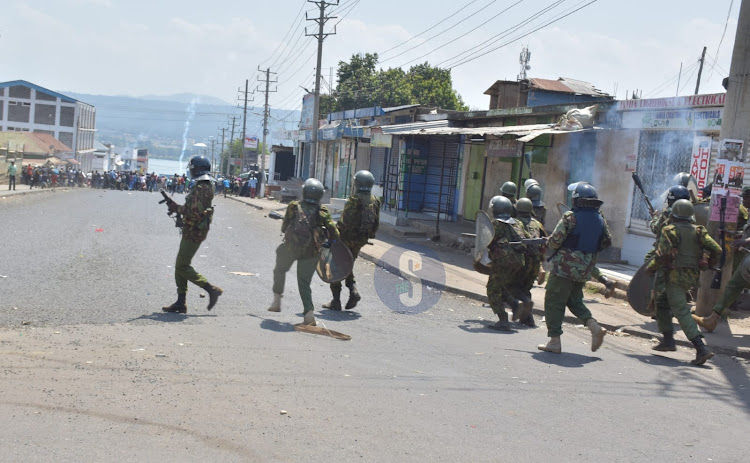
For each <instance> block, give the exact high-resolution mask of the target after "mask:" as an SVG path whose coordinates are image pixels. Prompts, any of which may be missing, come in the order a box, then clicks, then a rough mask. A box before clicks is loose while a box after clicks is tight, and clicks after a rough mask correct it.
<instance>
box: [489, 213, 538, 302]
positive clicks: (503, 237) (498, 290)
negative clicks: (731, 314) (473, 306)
mask: <svg viewBox="0 0 750 463" xmlns="http://www.w3.org/2000/svg"><path fill="white" fill-rule="evenodd" d="M492 223H493V225H494V226H495V237H494V238H493V240H492V243H490V245H489V256H490V259H491V261H492V264H491V266H490V277H489V279H488V280H487V298H488V299H489V300H490V307H492V311H493V312H494V313H495V314H501V313H504V312H505V309H504V308H503V302H504V298H506V297H507V296H508V295H509V294H508V293H509V292H510V291H511V286H512V284H513V282H514V281H517V280H518V275H519V274H521V273H522V272H523V271H524V268H525V266H526V257H525V254H526V252H527V250H526V246H525V245H509V244H508V243H509V242H511V241H521V240H522V239H526V238H528V237H529V234H528V232H527V231H526V229H525V228H524V227H523V224H521V222H519V221H517V220H514V223H505V222H502V221H500V220H493V222H492Z"/></svg>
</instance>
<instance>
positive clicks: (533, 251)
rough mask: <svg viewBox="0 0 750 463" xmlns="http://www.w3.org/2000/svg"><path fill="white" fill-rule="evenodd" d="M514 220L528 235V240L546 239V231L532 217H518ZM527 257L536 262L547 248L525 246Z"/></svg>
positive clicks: (541, 257) (542, 256)
mask: <svg viewBox="0 0 750 463" xmlns="http://www.w3.org/2000/svg"><path fill="white" fill-rule="evenodd" d="M516 220H518V221H519V222H521V223H522V224H523V227H524V228H525V229H526V232H528V234H529V238H546V237H547V231H546V230H545V229H544V225H542V223H541V222H539V221H538V220H536V219H535V218H533V217H518V218H517V219H516ZM527 248H528V252H527V256H529V257H532V258H533V259H536V260H542V259H543V258H544V254H545V253H546V252H547V246H546V245H545V246H527Z"/></svg>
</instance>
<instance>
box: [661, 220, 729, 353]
mask: <svg viewBox="0 0 750 463" xmlns="http://www.w3.org/2000/svg"><path fill="white" fill-rule="evenodd" d="M704 253H707V254H708V255H707V258H706V257H705V255H704ZM720 255H721V247H720V246H719V245H718V244H717V243H716V241H714V240H713V239H712V238H711V236H709V234H708V232H707V231H706V229H705V228H704V227H702V226H700V225H693V224H692V223H690V222H688V221H684V220H680V221H676V222H675V223H673V224H671V225H667V226H665V227H664V228H663V229H662V230H661V234H660V235H659V241H658V242H657V244H656V256H655V258H654V260H652V261H651V263H650V264H649V267H648V268H649V271H650V272H652V273H654V274H655V275H656V282H655V289H656V321H657V324H658V327H659V332H661V333H667V332H672V314H674V316H675V317H676V318H677V322H678V323H679V324H680V327H681V328H682V331H683V332H684V333H685V336H687V338H688V339H690V340H693V339H695V337H696V336H700V331H699V330H698V326H697V325H696V324H695V321H694V320H693V318H692V317H691V316H690V308H689V306H688V303H687V299H686V297H685V293H686V292H687V291H688V290H689V289H690V288H692V287H693V286H698V279H699V277H700V271H701V270H702V269H706V268H708V267H710V266H713V265H714V264H715V262H716V261H717V260H718V258H719V256H720ZM670 311H671V312H670Z"/></svg>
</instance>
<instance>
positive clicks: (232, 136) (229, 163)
mask: <svg viewBox="0 0 750 463" xmlns="http://www.w3.org/2000/svg"><path fill="white" fill-rule="evenodd" d="M238 118H239V116H232V131H231V132H230V135H229V161H228V162H227V172H226V174H227V176H229V166H230V165H231V164H232V161H233V158H232V147H233V146H234V126H235V124H236V123H237V119H238Z"/></svg>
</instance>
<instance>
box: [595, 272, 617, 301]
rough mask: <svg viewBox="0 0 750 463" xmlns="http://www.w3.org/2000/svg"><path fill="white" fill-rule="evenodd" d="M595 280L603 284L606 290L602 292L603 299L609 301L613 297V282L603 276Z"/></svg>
mask: <svg viewBox="0 0 750 463" xmlns="http://www.w3.org/2000/svg"><path fill="white" fill-rule="evenodd" d="M597 280H599V283H601V284H603V285H604V287H605V288H606V289H607V290H606V291H604V297H605V298H607V299H609V298H610V297H612V296H614V295H615V282H614V281H612V280H610V279H608V278H607V277H605V276H604V275H600V276H599V278H597Z"/></svg>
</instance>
